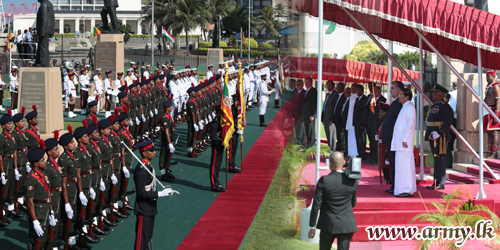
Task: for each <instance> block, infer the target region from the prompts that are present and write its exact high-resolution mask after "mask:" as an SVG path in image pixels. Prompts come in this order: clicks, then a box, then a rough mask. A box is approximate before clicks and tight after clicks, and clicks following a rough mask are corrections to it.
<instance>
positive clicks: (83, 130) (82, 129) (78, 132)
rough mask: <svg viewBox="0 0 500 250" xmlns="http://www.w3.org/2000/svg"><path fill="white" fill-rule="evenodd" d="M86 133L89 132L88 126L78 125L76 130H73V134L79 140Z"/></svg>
mask: <svg viewBox="0 0 500 250" xmlns="http://www.w3.org/2000/svg"><path fill="white" fill-rule="evenodd" d="M86 134H87V128H85V127H78V128H76V129H75V132H73V136H74V137H75V139H77V140H78V139H80V138H82V137H83V136H84V135H86Z"/></svg>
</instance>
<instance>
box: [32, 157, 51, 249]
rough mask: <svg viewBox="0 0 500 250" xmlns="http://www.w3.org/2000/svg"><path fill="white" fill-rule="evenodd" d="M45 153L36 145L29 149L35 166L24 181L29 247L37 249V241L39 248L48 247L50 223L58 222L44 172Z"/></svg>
mask: <svg viewBox="0 0 500 250" xmlns="http://www.w3.org/2000/svg"><path fill="white" fill-rule="evenodd" d="M44 155H45V151H44V150H43V149H42V148H39V147H35V148H32V149H30V151H28V156H27V158H28V160H29V161H30V163H31V165H32V166H33V171H31V172H30V173H29V174H28V176H27V177H26V181H25V182H24V188H25V190H26V199H27V202H26V204H27V205H28V211H29V215H28V217H29V231H28V249H37V248H36V247H35V246H36V245H38V244H37V241H38V242H39V246H40V247H39V249H46V244H47V240H48V229H49V225H50V226H51V227H55V226H56V222H57V220H56V219H55V215H54V209H53V207H52V204H51V203H52V200H51V196H50V192H49V186H48V183H47V181H48V177H47V176H46V175H45V174H44V170H45V169H46V163H47V162H46V159H45V157H44ZM54 237H55V236H54Z"/></svg>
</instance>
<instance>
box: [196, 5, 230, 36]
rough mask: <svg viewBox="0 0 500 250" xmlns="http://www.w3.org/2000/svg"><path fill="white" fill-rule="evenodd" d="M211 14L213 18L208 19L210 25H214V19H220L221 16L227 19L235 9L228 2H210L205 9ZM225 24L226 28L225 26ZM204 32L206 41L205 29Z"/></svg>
mask: <svg viewBox="0 0 500 250" xmlns="http://www.w3.org/2000/svg"><path fill="white" fill-rule="evenodd" d="M205 8H206V9H207V10H208V11H209V12H210V13H211V14H212V16H211V17H210V18H208V19H207V22H208V23H213V22H214V18H216V17H217V18H218V17H219V16H222V17H225V16H227V15H228V13H229V12H230V11H231V9H233V7H232V5H231V4H230V3H229V1H228V0H211V1H208V3H207V4H206V7H205ZM225 24H226V23H225V22H224V26H225ZM202 30H203V35H204V36H205V40H206V35H205V29H202Z"/></svg>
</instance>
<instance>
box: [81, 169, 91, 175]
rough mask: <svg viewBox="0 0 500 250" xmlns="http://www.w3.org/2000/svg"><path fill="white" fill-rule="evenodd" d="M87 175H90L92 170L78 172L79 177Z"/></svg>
mask: <svg viewBox="0 0 500 250" xmlns="http://www.w3.org/2000/svg"><path fill="white" fill-rule="evenodd" d="M88 174H92V170H87V171H81V172H80V175H88Z"/></svg>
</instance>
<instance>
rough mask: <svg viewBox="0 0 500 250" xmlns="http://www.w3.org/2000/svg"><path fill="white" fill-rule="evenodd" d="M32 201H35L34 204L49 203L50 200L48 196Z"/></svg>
mask: <svg viewBox="0 0 500 250" xmlns="http://www.w3.org/2000/svg"><path fill="white" fill-rule="evenodd" d="M33 203H35V204H47V203H50V200H49V198H47V199H44V200H34V201H33Z"/></svg>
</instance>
